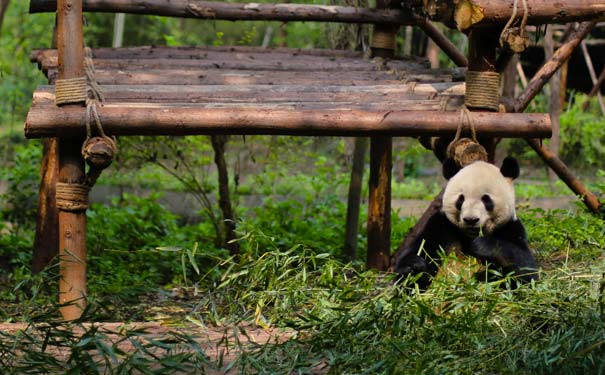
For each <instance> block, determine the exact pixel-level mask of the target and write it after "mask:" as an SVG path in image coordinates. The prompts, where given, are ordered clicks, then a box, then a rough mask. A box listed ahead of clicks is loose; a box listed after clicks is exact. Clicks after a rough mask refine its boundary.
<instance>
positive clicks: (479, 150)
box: [446, 106, 487, 167]
mask: <svg viewBox="0 0 605 375" xmlns="http://www.w3.org/2000/svg"><path fill="white" fill-rule="evenodd" d="M465 127H468V128H469V130H470V133H471V138H470V139H469V138H460V137H461V135H462V130H463V128H465ZM446 152H447V155H448V157H450V158H452V159H454V161H455V162H456V163H457V164H458V165H459V166H460V167H465V166H467V165H469V164H471V163H473V162H475V161H478V160H481V161H487V151H485V148H484V147H483V146H481V145H480V144H479V141H477V132H476V130H475V124H474V123H473V120H472V116H471V112H470V111H469V110H468V108H466V106H462V108H461V109H460V122H459V123H458V128H457V129H456V135H455V136H454V140H452V142H450V144H449V145H448V146H447V151H446Z"/></svg>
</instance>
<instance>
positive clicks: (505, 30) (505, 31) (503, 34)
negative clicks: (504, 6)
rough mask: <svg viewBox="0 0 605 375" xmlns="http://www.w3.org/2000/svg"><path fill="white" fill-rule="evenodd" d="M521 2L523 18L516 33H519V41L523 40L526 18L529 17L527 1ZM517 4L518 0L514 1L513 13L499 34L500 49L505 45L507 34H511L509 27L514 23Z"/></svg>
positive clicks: (522, 0)
mask: <svg viewBox="0 0 605 375" xmlns="http://www.w3.org/2000/svg"><path fill="white" fill-rule="evenodd" d="M521 2H522V3H523V17H522V19H521V26H520V27H519V31H518V32H519V36H520V37H521V39H522V40H525V26H526V25H527V18H528V16H529V8H528V7H527V0H521ZM517 3H518V0H514V2H513V13H512V14H511V16H510V18H509V19H508V22H507V23H506V25H504V28H503V29H502V32H501V33H500V47H504V46H505V44H507V40H508V34H509V33H510V32H511V26H512V24H513V22H514V21H515V18H516V17H517ZM513 47H514V46H513ZM523 49H525V48H523ZM513 50H514V49H513ZM515 52H520V51H515Z"/></svg>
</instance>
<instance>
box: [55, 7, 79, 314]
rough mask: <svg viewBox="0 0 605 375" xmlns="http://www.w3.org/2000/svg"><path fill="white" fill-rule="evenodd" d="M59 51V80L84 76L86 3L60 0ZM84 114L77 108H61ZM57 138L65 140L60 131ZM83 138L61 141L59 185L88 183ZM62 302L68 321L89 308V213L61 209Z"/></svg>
mask: <svg viewBox="0 0 605 375" xmlns="http://www.w3.org/2000/svg"><path fill="white" fill-rule="evenodd" d="M57 49H58V58H59V65H58V67H59V78H60V79H69V78H77V77H82V76H84V40H83V35H82V1H81V0H58V7H57ZM52 108H54V109H55V110H56V111H67V110H73V111H78V112H81V113H84V111H85V110H84V108H83V107H81V106H79V105H75V106H70V108H67V107H64V108H57V107H56V106H54V105H53V106H52ZM56 135H57V136H59V135H60V136H61V137H65V136H66V135H65V134H61V133H60V132H59V133H57V134H56ZM80 148H81V139H71V138H61V139H60V140H59V182H62V183H77V184H81V183H83V182H84V178H85V169H84V160H83V159H82V156H81V155H80ZM59 261H60V274H61V279H60V281H59V302H60V303H61V304H62V305H64V306H63V307H61V314H62V315H63V318H64V319H65V320H74V319H78V318H79V317H80V316H81V315H82V312H83V311H84V308H85V307H86V212H85V211H63V210H59Z"/></svg>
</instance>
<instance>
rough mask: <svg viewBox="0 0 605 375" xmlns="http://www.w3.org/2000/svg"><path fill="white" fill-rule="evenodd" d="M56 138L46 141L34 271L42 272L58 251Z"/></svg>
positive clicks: (37, 220)
mask: <svg viewBox="0 0 605 375" xmlns="http://www.w3.org/2000/svg"><path fill="white" fill-rule="evenodd" d="M58 145H59V144H58V142H57V138H46V139H44V150H43V156H42V167H41V172H40V175H41V176H40V189H39V192H38V217H37V219H36V235H35V238H34V253H33V257H32V272H34V273H37V272H40V271H42V269H44V267H46V266H47V265H48V264H49V263H50V262H51V260H52V259H53V258H54V257H55V256H56V255H57V254H58V252H59V236H58V229H59V222H58V214H59V213H58V212H57V205H56V200H55V193H56V190H55V185H56V184H57V178H58V177H59V157H58Z"/></svg>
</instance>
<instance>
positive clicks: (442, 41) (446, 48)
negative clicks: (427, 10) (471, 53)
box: [417, 17, 468, 67]
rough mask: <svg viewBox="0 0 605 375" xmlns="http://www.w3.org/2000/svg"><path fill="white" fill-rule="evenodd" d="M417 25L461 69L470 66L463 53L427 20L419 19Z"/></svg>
mask: <svg viewBox="0 0 605 375" xmlns="http://www.w3.org/2000/svg"><path fill="white" fill-rule="evenodd" d="M417 25H418V26H419V27H420V28H421V29H422V31H424V33H425V34H426V35H428V37H429V38H431V40H432V41H433V42H435V44H436V45H438V46H439V48H441V50H442V51H443V52H444V53H445V54H446V55H447V56H448V57H449V58H450V59H451V60H452V61H453V62H454V64H456V65H457V66H459V67H465V66H468V60H467V59H466V56H464V54H463V53H462V52H460V51H459V50H458V48H456V46H455V45H454V44H453V43H452V42H451V41H450V40H449V39H448V38H447V37H446V36H445V35H443V33H442V32H441V31H439V29H438V28H437V27H435V25H433V24H432V23H431V22H430V21H428V20H426V19H425V18H421V17H418V23H417Z"/></svg>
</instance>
